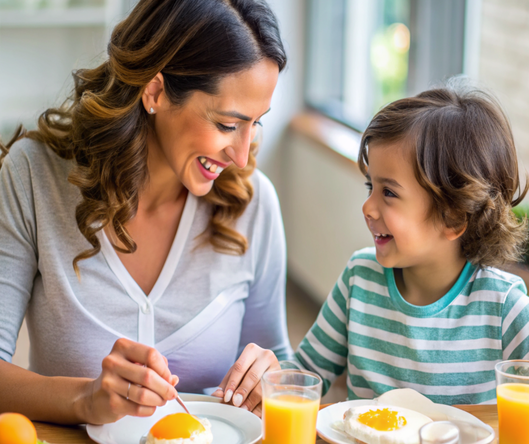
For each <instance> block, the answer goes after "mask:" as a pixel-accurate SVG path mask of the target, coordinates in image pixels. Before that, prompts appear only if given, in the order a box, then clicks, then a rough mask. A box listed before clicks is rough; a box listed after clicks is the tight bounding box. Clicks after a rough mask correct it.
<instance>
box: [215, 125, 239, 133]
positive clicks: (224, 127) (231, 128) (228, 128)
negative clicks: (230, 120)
mask: <svg viewBox="0 0 529 444" xmlns="http://www.w3.org/2000/svg"><path fill="white" fill-rule="evenodd" d="M217 126H218V127H219V129H220V130H221V131H223V132H225V133H230V132H232V131H235V130H236V129H237V127H236V126H227V125H223V124H222V123H217Z"/></svg>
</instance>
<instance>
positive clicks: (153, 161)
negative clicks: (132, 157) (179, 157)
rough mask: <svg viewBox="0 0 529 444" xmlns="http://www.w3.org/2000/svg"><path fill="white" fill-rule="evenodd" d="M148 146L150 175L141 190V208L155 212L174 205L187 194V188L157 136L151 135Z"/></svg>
mask: <svg viewBox="0 0 529 444" xmlns="http://www.w3.org/2000/svg"><path fill="white" fill-rule="evenodd" d="M147 146H148V155H147V167H148V170H149V175H148V178H147V183H146V184H145V186H144V188H143V189H142V190H141V192H140V197H139V200H140V202H139V209H141V211H146V212H154V211H157V210H158V209H159V208H160V207H165V206H171V205H174V204H175V203H176V202H177V201H179V200H180V199H181V198H182V196H183V195H184V194H185V195H186V194H187V189H186V188H185V187H184V185H183V184H182V182H180V179H179V178H178V177H177V176H176V174H175V172H174V170H173V169H172V168H171V167H170V166H169V164H168V161H167V158H166V157H165V155H164V154H163V152H162V150H161V149H160V146H159V144H158V141H157V140H156V137H154V136H153V135H149V137H148V139H147Z"/></svg>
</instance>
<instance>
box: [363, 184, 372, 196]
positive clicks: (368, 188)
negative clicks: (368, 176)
mask: <svg viewBox="0 0 529 444" xmlns="http://www.w3.org/2000/svg"><path fill="white" fill-rule="evenodd" d="M364 185H365V186H366V188H367V195H368V196H369V195H371V192H372V191H373V184H372V183H371V182H366V183H364Z"/></svg>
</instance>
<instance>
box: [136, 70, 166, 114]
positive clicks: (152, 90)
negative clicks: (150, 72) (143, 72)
mask: <svg viewBox="0 0 529 444" xmlns="http://www.w3.org/2000/svg"><path fill="white" fill-rule="evenodd" d="M163 90H164V84H163V75H162V73H161V72H159V73H158V74H156V75H155V76H154V77H153V79H152V80H151V81H150V82H149V83H147V85H146V86H145V89H144V90H143V95H142V97H141V99H142V101H143V106H144V107H145V110H146V111H147V112H148V113H149V114H156V112H158V111H159V110H160V107H161V105H162V100H163Z"/></svg>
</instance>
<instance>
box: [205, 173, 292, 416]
mask: <svg viewBox="0 0 529 444" xmlns="http://www.w3.org/2000/svg"><path fill="white" fill-rule="evenodd" d="M256 175H257V179H258V180H257V182H258V184H257V185H258V186H256V190H258V193H257V192H256V196H255V197H254V199H256V200H257V201H258V208H257V212H256V217H255V221H254V223H253V233H252V237H251V238H252V243H251V249H250V251H249V253H250V254H251V258H252V261H253V268H254V280H253V282H252V283H251V286H250V291H249V296H248V298H247V299H246V302H245V315H244V319H243V324H242V330H241V340H240V343H239V354H240V357H239V359H238V360H237V362H236V363H235V365H234V366H233V367H232V368H231V369H230V371H229V373H228V374H227V375H226V377H225V378H224V380H223V381H222V383H221V384H220V386H219V387H221V390H217V391H216V392H215V393H214V395H215V396H219V397H223V398H224V400H225V401H226V402H230V401H232V402H233V404H234V405H235V406H237V407H239V406H241V407H243V408H247V409H249V410H250V411H254V413H256V414H258V415H259V414H260V405H259V404H260V402H261V388H260V385H259V384H258V382H259V380H260V378H261V375H262V374H263V373H264V372H265V371H267V370H269V369H279V368H280V367H279V364H278V360H284V359H291V358H292V356H293V353H292V348H291V347H290V342H289V339H288V333H287V325H286V306H285V284H286V245H285V233H284V228H283V222H282V218H281V210H280V208H279V201H278V199H277V195H276V192H275V190H274V188H273V185H272V184H271V183H270V181H269V180H268V179H267V178H266V177H265V176H263V175H262V173H260V172H256ZM228 381H229V383H228ZM226 383H228V384H227V385H226ZM239 384H240V385H239ZM237 387H238V388H237ZM236 389H237V390H236Z"/></svg>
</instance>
